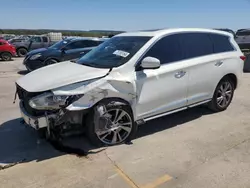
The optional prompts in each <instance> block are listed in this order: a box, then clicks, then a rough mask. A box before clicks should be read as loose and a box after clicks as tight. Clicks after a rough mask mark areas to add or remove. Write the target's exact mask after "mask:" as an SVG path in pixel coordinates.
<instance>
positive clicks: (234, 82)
mask: <svg viewBox="0 0 250 188" xmlns="http://www.w3.org/2000/svg"><path fill="white" fill-rule="evenodd" d="M224 78H230V80H231V81H232V82H233V84H234V87H235V89H236V88H237V84H238V83H237V82H238V81H237V77H236V76H235V74H232V73H230V74H227V75H225V76H224V77H223V78H222V79H224Z"/></svg>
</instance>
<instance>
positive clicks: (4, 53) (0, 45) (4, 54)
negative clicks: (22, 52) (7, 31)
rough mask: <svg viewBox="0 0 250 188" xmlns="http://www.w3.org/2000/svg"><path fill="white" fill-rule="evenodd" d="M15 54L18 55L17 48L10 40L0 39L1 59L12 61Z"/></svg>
mask: <svg viewBox="0 0 250 188" xmlns="http://www.w3.org/2000/svg"><path fill="white" fill-rule="evenodd" d="M13 56H16V48H15V47H14V46H13V45H12V44H10V43H8V41H6V40H3V39H0V59H2V60H4V61H10V60H11V58H12V57H13Z"/></svg>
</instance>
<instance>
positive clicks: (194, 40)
mask: <svg viewBox="0 0 250 188" xmlns="http://www.w3.org/2000/svg"><path fill="white" fill-rule="evenodd" d="M181 47H182V49H183V52H184V56H185V58H186V59H189V58H195V57H200V56H205V55H209V54H213V43H212V40H211V39H210V37H209V34H207V33H183V34H181Z"/></svg>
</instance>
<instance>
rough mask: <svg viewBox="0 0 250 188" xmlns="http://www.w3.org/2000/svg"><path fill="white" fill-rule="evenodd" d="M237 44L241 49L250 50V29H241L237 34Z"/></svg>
mask: <svg viewBox="0 0 250 188" xmlns="http://www.w3.org/2000/svg"><path fill="white" fill-rule="evenodd" d="M236 42H237V43H238V45H239V47H240V49H242V50H245V49H248V50H249V49H250V29H239V30H238V31H237V32H236Z"/></svg>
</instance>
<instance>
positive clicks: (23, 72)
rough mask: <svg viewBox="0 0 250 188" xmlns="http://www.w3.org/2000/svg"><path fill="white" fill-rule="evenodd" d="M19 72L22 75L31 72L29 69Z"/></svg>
mask: <svg viewBox="0 0 250 188" xmlns="http://www.w3.org/2000/svg"><path fill="white" fill-rule="evenodd" d="M17 73H18V74H20V75H26V74H28V73H29V71H28V70H20V71H18V72H17Z"/></svg>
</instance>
